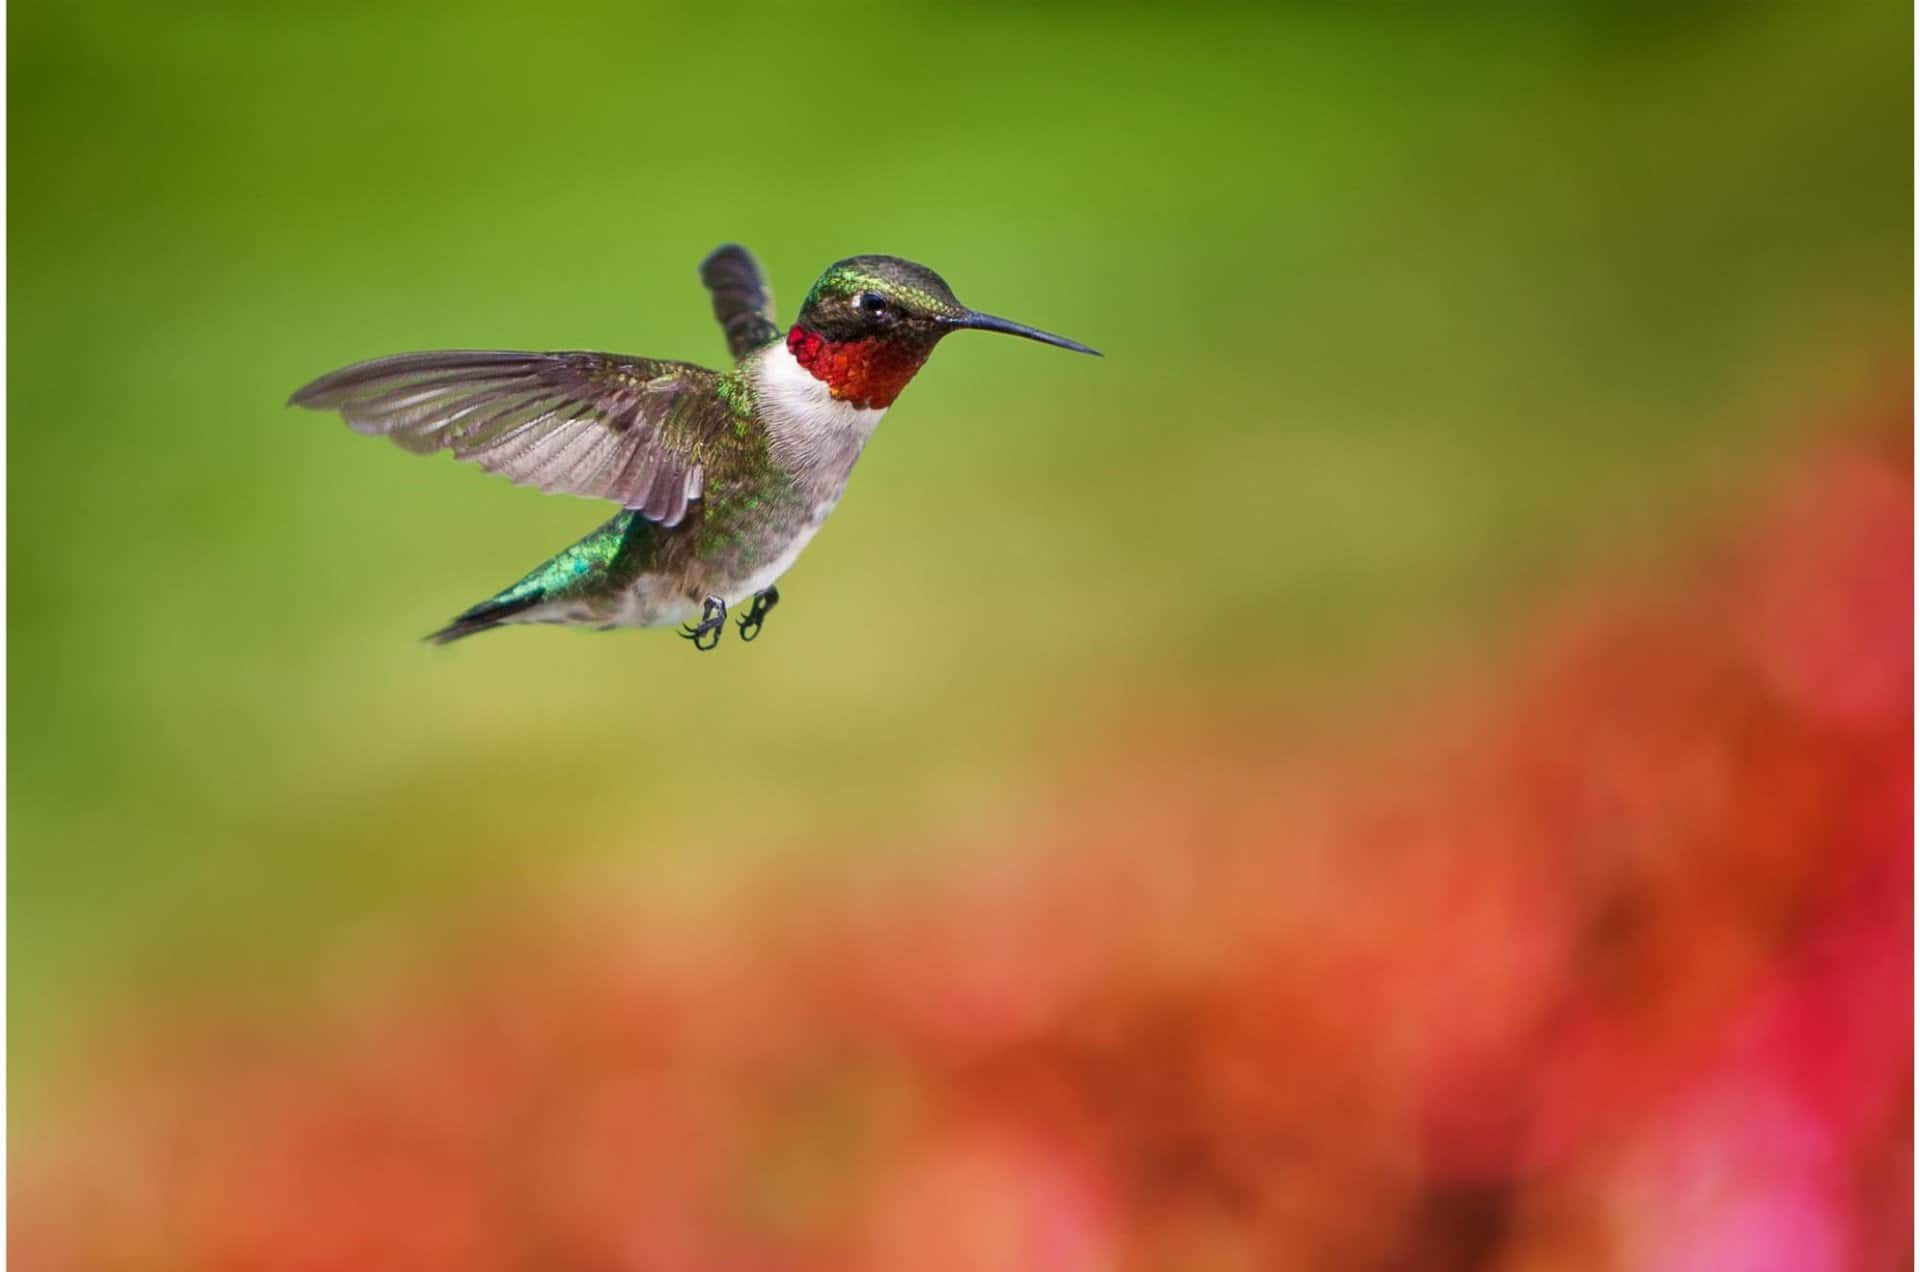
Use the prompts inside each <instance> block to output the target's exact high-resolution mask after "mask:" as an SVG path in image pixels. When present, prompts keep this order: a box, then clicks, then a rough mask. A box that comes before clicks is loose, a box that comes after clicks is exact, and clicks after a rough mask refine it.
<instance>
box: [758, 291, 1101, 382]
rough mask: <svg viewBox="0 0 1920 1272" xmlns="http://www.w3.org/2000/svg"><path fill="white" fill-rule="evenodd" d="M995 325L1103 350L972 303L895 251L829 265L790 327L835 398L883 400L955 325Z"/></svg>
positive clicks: (798, 352)
mask: <svg viewBox="0 0 1920 1272" xmlns="http://www.w3.org/2000/svg"><path fill="white" fill-rule="evenodd" d="M963 330H974V331H998V332H1003V333H1005V334H1006V335H1010V336H1024V337H1025V338H1026V339H1028V340H1038V341H1040V342H1041V343H1042V344H1050V345H1058V346H1059V347H1060V348H1062V349H1072V350H1074V351H1075V352H1076V353H1091V354H1095V356H1098V351H1097V350H1094V349H1089V348H1087V346H1085V345H1083V344H1080V343H1078V342H1077V341H1073V340H1068V339H1067V338H1066V337H1064V336H1056V335H1053V334H1051V333H1050V332H1045V331H1040V330H1038V329H1036V328H1033V327H1028V326H1024V325H1022V324H1020V323H1017V322H1009V321H1007V320H1006V319H1005V318H995V317H994V316H993V315H992V314H983V313H980V312H979V311H978V310H973V309H969V308H967V307H966V306H965V305H963V304H961V303H960V301H959V300H958V299H957V298H955V296H954V294H953V289H952V288H950V287H948V286H947V283H946V280H945V279H943V278H941V277H940V275H938V274H936V273H934V272H933V271H932V270H930V269H928V268H927V267H926V266H924V265H916V264H914V263H913V262H912V261H903V260H901V259H900V258H899V257H897V256H850V257H848V258H847V259H846V260H844V261H836V262H834V264H832V265H830V266H828V267H827V271H826V273H824V274H822V275H820V279H819V281H818V282H816V283H814V285H813V290H811V291H809V292H808V293H807V299H806V301H805V303H803V304H802V305H801V307H800V319H799V321H798V322H796V323H795V324H794V326H793V329H792V330H791V331H789V332H788V333H787V348H788V349H789V350H790V351H791V352H792V353H793V356H794V357H795V359H797V360H798V361H799V362H800V364H801V365H802V366H804V367H806V368H807V370H808V371H809V372H811V373H812V375H813V376H814V378H815V379H817V380H820V381H822V382H824V383H825V384H826V385H827V387H828V389H829V390H830V391H831V392H832V394H833V396H834V397H835V398H838V399H840V400H842V401H846V402H851V403H853V404H854V405H856V406H867V407H885V406H888V405H890V404H891V403H892V402H893V399H894V398H895V397H897V396H899V393H900V391H901V390H902V389H904V388H905V387H906V386H907V382H908V381H909V380H911V379H913V376H914V373H915V372H916V371H918V370H919V369H920V366H921V364H922V363H924V362H925V361H926V360H927V355H928V354H930V353H932V352H933V346H934V345H936V344H938V343H940V341H941V339H942V338H944V337H945V336H947V335H948V334H949V333H951V332H955V331H963Z"/></svg>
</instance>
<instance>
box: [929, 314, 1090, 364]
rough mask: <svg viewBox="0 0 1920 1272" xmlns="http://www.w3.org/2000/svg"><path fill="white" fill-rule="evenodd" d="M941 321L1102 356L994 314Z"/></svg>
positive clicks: (1064, 338)
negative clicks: (996, 316)
mask: <svg viewBox="0 0 1920 1272" xmlns="http://www.w3.org/2000/svg"><path fill="white" fill-rule="evenodd" d="M940 321H941V322H943V323H945V324H946V325H947V326H949V327H968V328H971V329H972V330H974V331H998V332H1001V333H1002V334H1004V335H1009V336H1024V337H1026V338H1027V339H1028V340H1038V341H1039V342H1040V343H1041V344H1050V345H1057V346H1059V347H1060V348H1062V349H1071V350H1073V351H1074V352H1075V353H1090V354H1092V355H1093V356H1094V357H1096V358H1098V357H1100V356H1101V354H1100V351H1099V350H1098V349H1089V348H1087V346H1085V345H1083V344H1081V343H1080V342H1079V341H1078V340H1069V339H1067V338H1066V337H1065V336H1056V335H1054V334H1053V333H1052V332H1051V331H1042V330H1040V329H1039V328H1038V327H1029V326H1027V325H1025V324H1024V323H1018V322H1008V321H1007V320H1006V319H1005V318H995V317H994V316H993V315H992V314H982V313H975V312H974V311H972V310H968V311H967V312H966V313H964V314H959V315H956V316H955V317H952V318H942V319H941V320H940Z"/></svg>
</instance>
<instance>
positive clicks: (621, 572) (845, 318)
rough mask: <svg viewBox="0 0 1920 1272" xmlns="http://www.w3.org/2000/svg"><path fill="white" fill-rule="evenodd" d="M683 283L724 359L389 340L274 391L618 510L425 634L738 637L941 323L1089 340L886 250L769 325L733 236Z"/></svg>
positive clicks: (401, 439)
mask: <svg viewBox="0 0 1920 1272" xmlns="http://www.w3.org/2000/svg"><path fill="white" fill-rule="evenodd" d="M700 280H701V282H703V283H704V284H705V285H706V287H707V290H708V291H709V292H710V293H711V297H712V301H713V316H714V317H715V318H716V319H717V320H718V321H719V323H720V327H721V330H722V331H723V332H724V333H725V336H726V340H727V351H728V352H729V353H730V354H731V355H732V356H733V359H734V365H733V369H732V370H731V371H715V370H710V369H708V368H706V367H702V366H696V365H694V364H692V363H689V362H673V361H667V360H663V359H656V358H639V357H631V356H628V355H626V354H614V353H585V352H560V353H513V352H497V351H478V350H452V351H446V352H438V353H402V354H396V355H394V356H392V357H386V358H376V359H374V360H372V361H370V362H361V363H356V364H355V365H353V366H350V367H345V368H343V369H341V370H339V371H335V372H333V373H332V374H330V375H323V376H321V377H320V378H319V379H317V380H315V381H313V383H311V384H309V385H307V386H306V387H305V388H302V389H301V390H299V391H298V392H296V393H295V394H294V395H293V397H292V398H290V399H289V400H288V405H290V406H303V407H307V408H310V409H312V410H319V411H338V412H339V413H340V415H341V417H342V418H344V419H345V420H346V422H347V424H348V425H349V426H351V427H352V428H353V429H354V431H355V432H358V433H364V434H368V435H370V436H376V437H388V438H391V439H392V440H393V441H394V442H396V443H398V444H399V445H400V446H402V447H404V448H405V449H407V450H410V451H413V452H415V453H416V454H432V453H433V452H435V451H442V450H444V451H451V452H452V453H453V455H454V458H456V459H462V460H468V461H471V462H472V463H475V464H478V465H479V466H480V467H481V468H483V469H485V470H487V471H488V472H494V473H500V474H502V475H504V476H506V477H507V478H508V479H510V480H512V481H514V482H518V483H521V484H524V485H530V486H535V487H538V488H539V489H541V490H543V491H547V492H549V493H562V494H570V495H578V496H583V497H585V498H589V499H605V500H610V501H612V502H614V503H616V504H618V505H620V509H621V510H620V511H619V512H618V513H616V514H615V515H614V517H613V518H612V520H610V521H608V522H607V523H606V524H605V525H602V526H601V527H599V528H598V529H597V530H594V531H593V532H592V533H590V534H588V535H587V536H586V537H585V538H584V539H581V540H580V541H579V542H578V543H575V544H573V545H572V546H571V547H568V548H565V549H562V550H561V551H560V552H559V553H557V554H556V555H554V556H553V557H552V558H550V559H549V560H547V561H545V562H543V563H542V564H540V565H538V566H535V567H534V568H533V570H531V571H530V572H529V573H528V574H527V575H526V576H525V577H524V578H522V579H520V581H519V582H517V583H514V584H512V585H510V586H508V587H506V588H503V589H502V590H501V591H499V592H496V593H495V594H494V595H492V596H490V597H488V598H487V599H486V600H484V601H481V602H479V603H478V604H476V605H473V606H471V607H469V608H468V609H466V610H465V611H463V612H461V613H460V614H458V615H456V616H455V617H454V618H453V620H452V621H451V622H449V623H448V624H447V625H446V626H444V627H442V628H440V629H439V630H438V631H436V632H433V633H431V634H429V635H428V636H427V638H426V639H428V640H431V641H433V642H435V643H436V644H446V643H448V642H450V641H456V640H460V639H463V638H464V637H467V636H472V635H475V634H476V633H479V632H485V631H492V630H493V629H494V628H496V627H503V626H506V625H508V624H514V623H555V624H562V625H566V626H574V627H587V628H594V629H598V630H602V631H605V630H609V629H612V628H616V627H665V626H672V625H676V624H682V625H684V626H683V627H682V631H681V635H682V636H684V637H686V638H687V639H688V640H690V641H692V642H693V646H694V648H695V649H700V650H710V649H713V648H714V647H715V646H717V645H718V644H719V643H720V637H721V634H722V633H723V632H724V631H725V629H726V621H727V614H728V611H729V610H730V609H732V608H736V607H738V606H740V605H741V604H742V603H743V602H746V603H747V609H746V612H745V613H744V614H741V615H739V616H738V619H737V621H738V624H739V629H740V638H741V639H742V640H746V641H751V640H753V639H754V638H755V637H757V636H758V635H759V634H760V631H761V627H762V625H763V624H764V623H765V622H766V618H767V613H768V611H770V610H771V609H772V608H773V607H774V606H775V605H776V604H778V603H779V600H780V590H779V588H778V587H777V586H776V584H777V583H778V581H779V579H780V578H781V576H782V575H784V574H785V573H786V572H787V570H788V569H789V568H791V567H792V565H793V563H794V561H795V560H796V559H797V558H798V557H799V555H800V553H801V550H802V549H804V548H805V547H806V546H807V543H808V542H809V541H810V540H811V539H812V538H813V536H814V535H815V533H817V532H818V531H819V529H820V525H821V523H822V522H824V521H825V520H826V518H827V514H828V513H830V512H832V511H833V508H834V505H835V504H837V503H838V502H839V501H840V496H841V494H842V493H844V492H845V490H846V487H847V479H848V477H849V476H850V475H851V474H852V472H853V465H854V462H855V461H856V460H858V459H859V458H860V452H861V450H862V449H863V448H864V447H865V446H866V444H867V440H868V439H869V438H871V437H872V436H873V431H874V429H875V427H876V426H878V425H879V423H880V420H881V418H882V417H883V416H885V415H886V413H887V410H888V408H890V407H891V406H892V405H893V403H894V400H895V399H896V398H898V397H899V396H900V392H901V390H903V389H905V388H906V387H907V384H908V382H909V381H911V380H912V379H913V377H914V375H915V373H917V372H918V371H919V370H920V368H921V366H922V365H924V364H925V362H926V360H927V357H928V355H929V354H931V353H932V352H933V347H934V346H935V345H937V344H939V343H940V341H941V340H942V339H944V338H945V337H946V336H948V335H949V334H951V333H952V332H955V331H998V332H1002V333H1004V334H1006V335H1011V336H1022V337H1025V338H1026V339H1028V340H1037V341H1040V342H1041V343H1042V344H1050V345H1057V346H1058V347H1060V348H1062V349H1071V350H1074V351H1075V352H1077V353H1088V354H1094V355H1095V356H1098V351H1097V350H1094V349H1089V348H1088V347H1087V346H1085V345H1083V344H1080V343H1079V342H1077V341H1074V340H1068V339H1067V338H1066V337H1064V336H1056V335H1053V334H1052V333H1050V332H1045V331H1041V330H1039V329H1037V328H1034V327H1028V326H1025V325H1023V324H1021V323H1017V322H1010V321H1008V320H1007V319H1005V318H996V317H994V316H993V315H991V314H984V313H981V312H979V311H978V310H974V309H969V308H967V307H966V306H965V305H963V304H961V303H960V302H959V300H957V299H956V298H955V297H954V294H953V290H952V289H951V288H950V287H948V286H947V284H946V281H945V280H944V279H942V278H941V277H940V275H938V274H936V273H934V272H933V271H932V270H930V269H928V268H927V267H926V266H924V265H916V264H914V263H913V262H912V261H907V260H902V259H900V258H899V257H897V256H851V257H848V258H847V259H846V260H843V261H836V262H835V263H834V264H832V265H830V266H828V267H827V270H826V272H825V273H823V274H821V275H820V278H819V280H818V281H817V282H815V283H814V285H813V289H812V290H811V291H809V292H808V293H807V296H806V300H805V301H804V302H803V303H802V304H801V306H800V313H799V316H798V318H797V319H796V320H795V322H794V324H793V325H792V326H791V327H789V328H786V329H785V330H784V331H783V330H782V328H781V326H780V323H779V320H778V319H777V318H776V317H775V311H774V305H773V291H772V288H771V287H769V286H768V284H767V280H766V276H765V274H764V273H762V271H761V269H760V265H759V262H758V261H756V260H755V259H754V257H753V254H752V253H750V252H748V251H747V250H746V249H745V248H744V247H741V246H739V245H737V244H732V243H729V244H726V245H725V246H722V247H720V248H717V249H715V250H714V251H713V252H712V253H711V254H710V255H709V256H708V257H707V258H706V260H704V261H702V262H701V264H700Z"/></svg>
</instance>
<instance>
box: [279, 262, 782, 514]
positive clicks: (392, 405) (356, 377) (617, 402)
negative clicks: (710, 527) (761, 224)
mask: <svg viewBox="0 0 1920 1272" xmlns="http://www.w3.org/2000/svg"><path fill="white" fill-rule="evenodd" d="M749 259H750V258H749ZM719 379H720V376H719V373H718V372H714V371H709V370H707V369H706V368H704V367H696V366H692V365H690V364H688V363H684V362H663V361H658V360H655V359H650V358H629V357H623V356H620V355H617V354H607V353H585V352H569V353H512V352H492V351H485V350H452V351H448V352H443V353H404V354H400V355H398V356H396V357H391V358H378V359H375V360H374V361H371V362H362V363H359V364H357V365H355V366H351V367H345V368H343V369H341V370H339V371H335V372H333V373H332V374H331V375H324V376H321V377H320V378H319V379H318V380H315V381H314V382H313V383H311V384H309V385H307V386H306V387H305V388H303V389H301V390H300V391H299V392H298V393H295V394H294V395H293V398H292V404H293V405H295V406H304V407H308V408H311V409H314V410H331V411H338V412H339V413H340V415H341V417H342V418H343V419H344V420H345V421H346V422H347V424H348V426H349V427H351V428H352V429H354V431H356V432H359V433H365V434H368V435H370V436H375V437H388V438H391V439H392V440H393V441H394V442H395V443H397V444H398V445H400V446H402V447H405V448H406V449H407V450H410V451H413V452H415V453H417V454H431V453H432V452H434V451H440V450H445V451H451V452H452V453H453V455H454V457H455V458H456V459H461V460H465V461H468V462H470V463H474V464H477V465H479V466H480V467H481V468H483V469H486V470H487V471H489V472H495V473H499V474H501V475H503V476H505V477H507V478H508V479H509V480H511V481H515V482H520V483H522V484H525V485H531V486H537V487H539V488H540V489H541V490H545V491H550V492H555V493H565V494H573V495H583V496H587V497H589V498H595V499H612V500H616V501H618V502H619V503H621V504H623V505H624V506H626V507H628V508H631V509H634V510H635V511H638V512H640V513H641V514H642V515H644V516H646V517H647V518H649V519H650V520H653V521H657V522H660V523H661V524H663V525H668V526H672V525H677V524H679V522H680V521H681V520H682V519H683V518H684V517H685V516H686V513H687V506H688V505H689V503H691V502H693V501H695V500H697V499H699V498H700V492H701V490H702V488H703V486H704V474H703V472H702V462H701V457H702V455H703V453H705V451H707V450H708V449H710V448H711V446H712V444H713V443H714V442H715V441H716V440H717V439H721V438H723V437H724V436H725V435H726V434H727V433H728V432H729V431H730V430H731V419H730V417H731V410H732V408H731V407H729V406H728V405H727V404H726V402H725V401H723V400H722V398H721V397H720V394H719V391H718V386H719Z"/></svg>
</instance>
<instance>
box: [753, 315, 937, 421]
mask: <svg viewBox="0 0 1920 1272" xmlns="http://www.w3.org/2000/svg"><path fill="white" fill-rule="evenodd" d="M787 352H789V353H791V354H792V355H793V360H794V361H795V362H797V363H799V364H800V366H801V367H802V368H804V369H805V370H806V372H807V374H808V375H810V376H812V377H813V378H814V379H816V380H818V381H820V383H822V384H824V385H826V386H827V392H828V393H829V394H830V395H831V396H832V397H833V398H834V400H835V401H839V402H845V403H848V404H849V405H851V406H855V407H859V408H862V409H865V410H882V411H883V410H885V409H886V408H887V407H889V406H892V405H893V400H894V399H895V398H897V397H899V396H900V391H901V390H902V389H904V388H906V387H907V383H908V381H910V380H912V379H913V376H914V373H915V372H917V371H918V370H919V369H920V367H921V365H922V364H923V363H925V362H926V360H927V355H928V354H929V353H931V352H932V349H931V347H930V346H924V345H920V344H917V343H907V342H902V341H894V340H881V339H867V340H830V339H828V338H827V337H826V336H824V335H822V334H821V333H820V332H818V331H813V330H810V329H809V328H806V327H803V326H801V325H800V324H798V323H795V324H794V327H793V329H792V330H791V331H789V332H787Z"/></svg>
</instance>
